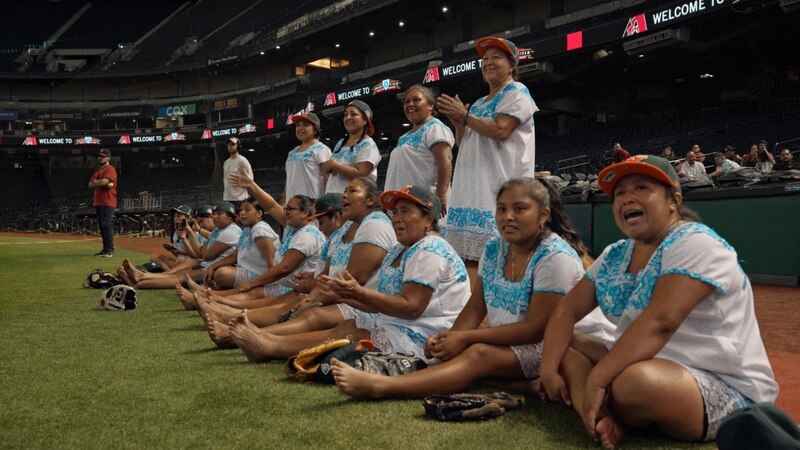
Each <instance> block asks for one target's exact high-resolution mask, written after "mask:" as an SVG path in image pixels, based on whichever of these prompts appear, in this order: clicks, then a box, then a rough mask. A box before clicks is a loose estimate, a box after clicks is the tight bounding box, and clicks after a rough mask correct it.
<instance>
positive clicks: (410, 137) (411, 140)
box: [397, 119, 445, 148]
mask: <svg viewBox="0 0 800 450" xmlns="http://www.w3.org/2000/svg"><path fill="white" fill-rule="evenodd" d="M434 125H442V126H445V125H444V124H443V123H442V121H441V120H439V119H431V120H429V121H427V122H425V123H424V124H423V125H422V126H421V127H419V129H418V130H416V131H409V132H408V133H406V134H404V135H402V136H400V139H398V140H397V147H398V148H400V147H403V146H409V147H413V148H419V147H420V145H421V144H422V137H423V136H425V133H426V132H427V130H428V128H430V127H432V126H434Z"/></svg>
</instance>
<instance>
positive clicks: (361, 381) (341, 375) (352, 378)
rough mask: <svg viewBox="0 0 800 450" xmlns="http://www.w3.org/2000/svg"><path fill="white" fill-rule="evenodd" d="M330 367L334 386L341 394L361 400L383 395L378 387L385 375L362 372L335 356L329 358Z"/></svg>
mask: <svg viewBox="0 0 800 450" xmlns="http://www.w3.org/2000/svg"><path fill="white" fill-rule="evenodd" d="M331 369H333V379H334V380H335V381H336V386H337V387H338V388H339V390H340V391H342V393H343V394H347V395H349V396H350V397H353V398H357V399H361V400H366V399H372V398H381V397H383V394H382V393H381V392H380V387H381V385H382V384H383V383H384V381H385V378H386V377H385V376H383V375H376V374H373V373H367V372H363V371H361V370H358V369H355V368H353V367H351V366H348V365H347V364H345V363H343V362H341V361H339V360H338V359H336V358H333V359H331Z"/></svg>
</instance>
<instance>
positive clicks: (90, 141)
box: [76, 136, 100, 145]
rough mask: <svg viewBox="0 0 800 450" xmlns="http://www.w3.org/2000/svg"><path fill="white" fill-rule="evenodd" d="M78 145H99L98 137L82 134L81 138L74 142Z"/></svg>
mask: <svg viewBox="0 0 800 450" xmlns="http://www.w3.org/2000/svg"><path fill="white" fill-rule="evenodd" d="M76 144H78V145H100V139H97V138H96V137H91V136H84V137H83V139H80V140H78V142H76Z"/></svg>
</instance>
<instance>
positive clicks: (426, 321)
mask: <svg viewBox="0 0 800 450" xmlns="http://www.w3.org/2000/svg"><path fill="white" fill-rule="evenodd" d="M403 249H404V247H403V245H401V244H397V245H396V246H395V247H394V248H393V249H392V250H391V251H390V252H389V254H388V255H386V258H385V259H384V260H383V263H382V264H381V268H380V273H379V275H378V291H380V292H382V293H384V294H387V295H400V294H402V292H403V285H405V284H406V283H415V284H419V285H422V286H426V287H428V288H430V289H432V290H433V293H432V295H431V299H430V302H429V303H428V307H427V308H425V311H424V312H423V313H422V315H421V316H419V317H417V318H416V319H401V318H399V317H393V316H389V315H386V314H380V313H379V314H376V315H375V323H374V328H373V331H372V339H373V341H374V342H375V345H377V346H378V348H380V349H381V350H382V351H385V352H393V353H408V354H412V355H414V356H417V357H420V358H425V355H424V348H425V340H426V339H427V338H428V337H429V336H432V335H434V334H436V333H439V332H442V331H448V330H450V328H451V327H452V326H453V323H454V322H455V320H456V318H457V317H458V314H459V313H461V310H462V309H464V306H465V305H466V304H467V301H468V300H469V297H470V294H471V291H470V284H469V277H468V276H467V269H466V267H465V266H464V262H463V261H462V260H461V258H459V256H458V254H456V252H455V250H453V247H451V246H450V244H448V243H447V241H445V240H444V239H442V238H440V237H438V236H426V237H424V238H422V239H421V240H420V241H418V242H417V243H415V244H414V245H412V246H411V247H409V248H408V250H407V251H406V252H405V253H404V254H403V256H402V257H400V254H401V253H402V252H403ZM398 257H400V263H399V265H398V267H392V264H393V263H394V262H395V261H396V260H397V258H398Z"/></svg>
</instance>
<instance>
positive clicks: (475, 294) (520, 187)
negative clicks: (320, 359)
mask: <svg viewBox="0 0 800 450" xmlns="http://www.w3.org/2000/svg"><path fill="white" fill-rule="evenodd" d="M551 206H552V208H551ZM495 220H496V221H497V224H498V231H499V232H500V236H496V237H494V238H492V239H490V240H489V242H488V243H487V244H486V248H485V249H484V251H483V256H482V257H481V264H480V269H479V278H478V280H477V282H476V283H475V285H474V290H473V291H472V297H470V300H469V303H468V304H467V306H466V307H465V308H464V310H463V311H461V314H459V316H458V319H457V320H456V322H455V324H454V325H453V327H452V328H451V329H450V331H446V332H442V333H439V334H437V335H435V336H432V337H430V338H428V341H427V343H426V345H425V350H426V352H427V353H428V354H429V355H430V356H432V357H435V358H437V359H439V360H441V361H443V362H442V363H441V364H437V365H434V366H431V367H430V368H428V369H427V370H422V371H418V372H413V373H410V374H407V375H402V376H395V377H384V376H381V375H374V374H369V373H366V372H362V371H360V370H356V369H353V368H352V367H350V366H348V365H346V364H344V363H342V362H340V361H333V362H332V367H333V373H334V379H335V380H336V384H337V386H338V387H339V389H340V390H341V391H342V392H344V393H345V394H348V395H351V396H353V397H356V398H384V397H405V398H408V397H413V398H416V397H424V396H427V395H432V394H444V393H452V392H459V391H462V390H464V389H467V388H469V387H470V386H472V385H473V384H474V383H475V382H477V381H479V380H481V379H484V378H498V379H503V380H531V379H534V378H536V377H538V374H539V370H538V369H539V363H540V361H541V353H542V344H541V339H542V335H543V334H544V329H545V325H546V324H547V319H548V318H549V317H550V312H551V311H552V310H553V308H555V305H556V304H557V303H558V302H559V301H560V300H561V298H562V297H563V296H564V294H566V293H567V292H568V291H569V290H570V289H571V288H572V286H574V285H575V283H577V282H578V280H580V279H581V277H582V276H583V264H582V263H581V258H580V256H578V253H577V251H581V252H583V251H585V247H584V246H583V244H581V242H580V238H579V237H578V234H577V233H576V232H575V231H574V230H573V229H572V225H571V224H570V223H569V219H568V218H567V216H566V215H565V213H564V212H563V209H562V208H561V202H560V200H559V198H558V193H557V192H556V191H555V190H553V189H552V188H550V187H549V186H548V185H546V184H545V183H544V182H541V181H539V180H535V179H533V178H529V177H522V178H516V179H512V180H509V181H507V182H505V183H503V185H502V186H501V187H500V192H499V193H498V195H497V209H496V213H495ZM562 236H563V237H562ZM573 247H574V248H573ZM598 314H599V312H598ZM486 317H488V321H489V325H490V326H489V327H488V328H485V327H481V323H482V321H483V319H484V318H486ZM599 318H600V320H599V321H598V320H596V319H597V317H590V318H587V319H586V320H585V321H584V323H582V324H581V325H586V327H587V331H588V329H589V328H592V327H595V325H598V324H599V322H602V321H603V320H602V315H600V316H599ZM606 323H607V322H606ZM608 325H609V326H610V324H608ZM600 329H602V328H600Z"/></svg>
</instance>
